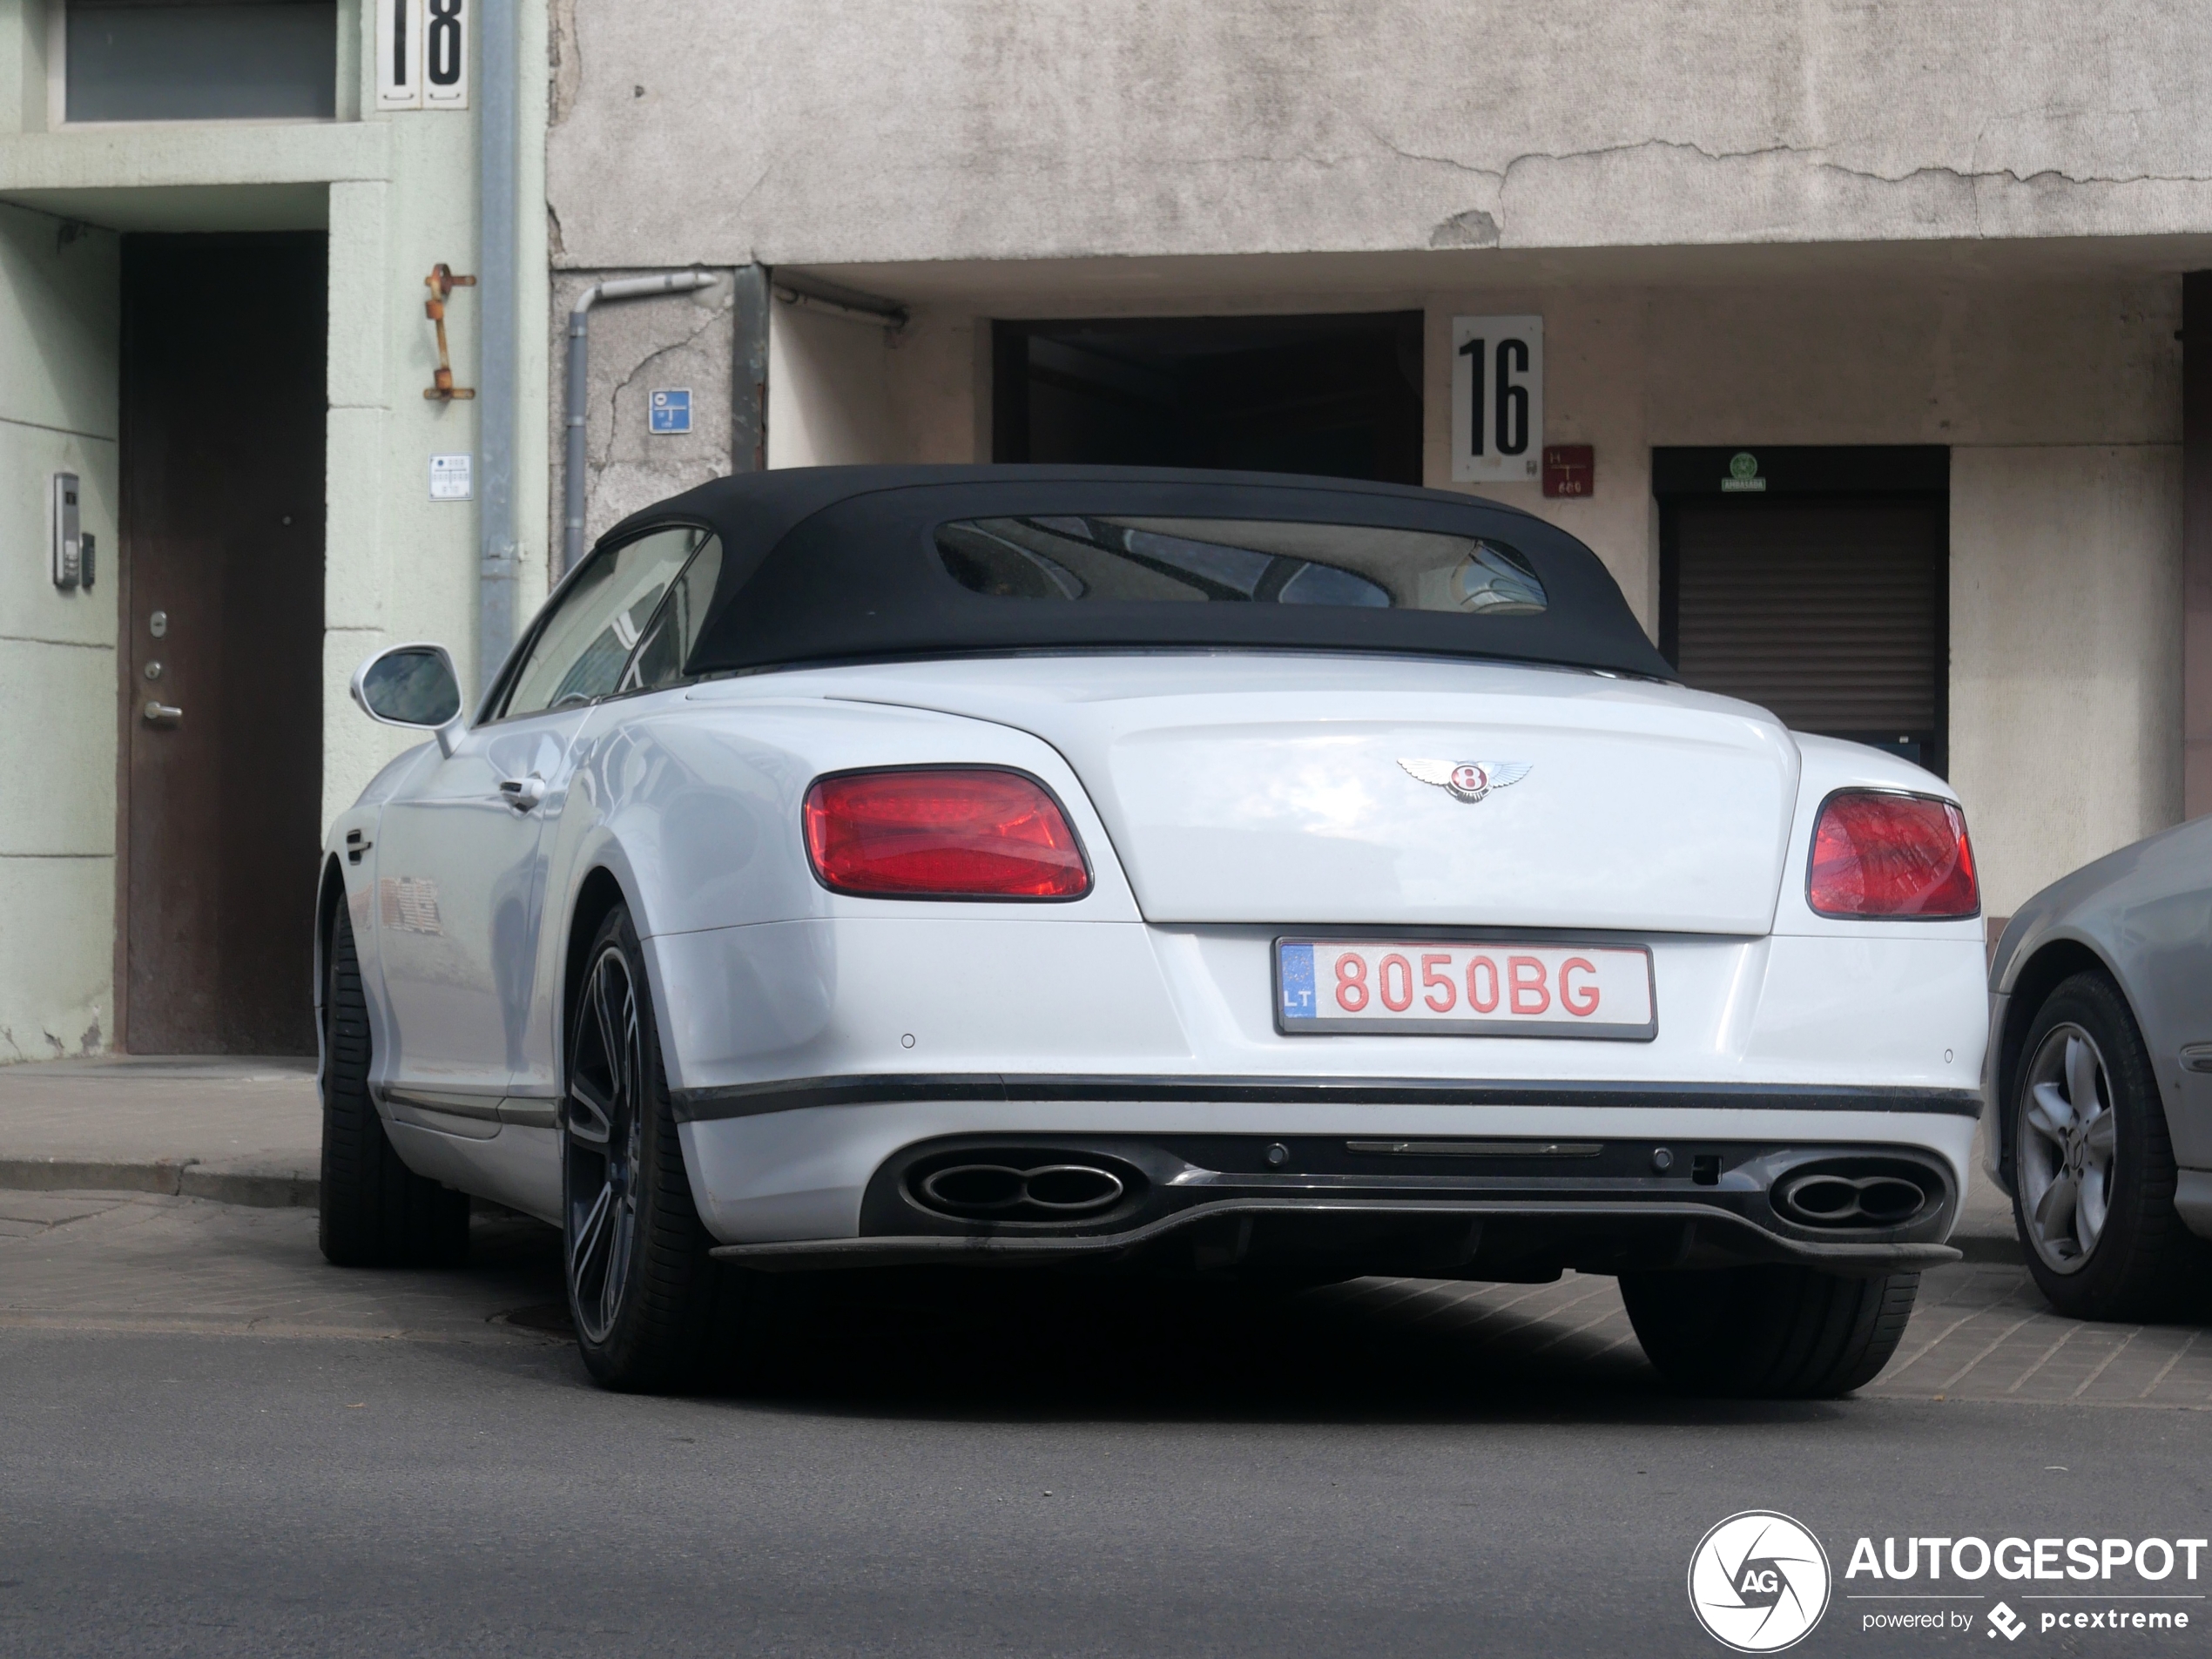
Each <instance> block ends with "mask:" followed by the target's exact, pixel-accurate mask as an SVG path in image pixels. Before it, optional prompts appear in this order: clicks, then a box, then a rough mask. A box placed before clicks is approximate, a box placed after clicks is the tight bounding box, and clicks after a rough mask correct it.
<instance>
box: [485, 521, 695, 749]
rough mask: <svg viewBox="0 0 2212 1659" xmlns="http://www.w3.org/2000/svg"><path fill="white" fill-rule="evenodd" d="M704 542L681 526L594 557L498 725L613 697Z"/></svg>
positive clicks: (541, 638)
mask: <svg viewBox="0 0 2212 1659" xmlns="http://www.w3.org/2000/svg"><path fill="white" fill-rule="evenodd" d="M709 539H711V538H710V537H709V536H708V535H707V533H706V532H705V530H702V529H694V528H692V527H691V525H688V524H686V525H683V526H680V527H678V528H671V529H664V530H653V531H650V532H648V533H647V534H645V535H644V536H639V537H638V538H637V540H636V541H633V542H625V543H623V544H622V545H621V546H620V547H615V548H606V547H603V548H601V549H599V550H598V551H597V552H595V553H594V554H592V556H590V558H589V559H588V560H586V561H585V563H584V566H583V570H581V571H579V572H578V573H577V579H576V581H575V582H574V583H572V584H571V585H570V588H569V590H568V591H567V592H566V593H564V594H563V595H562V596H561V601H560V605H559V608H558V609H556V610H554V611H553V613H552V614H551V615H550V616H549V617H546V618H545V621H544V623H543V624H542V625H541V626H540V627H539V629H538V631H537V637H536V639H535V640H533V641H532V642H531V644H530V649H529V656H528V657H527V658H525V659H524V661H523V665H522V668H521V669H520V670H519V671H517V672H516V676H515V685H514V689H513V690H512V691H509V693H508V695H507V703H506V706H505V708H504V709H503V710H502V717H511V716H515V715H518V714H537V713H541V712H543V711H547V710H551V709H564V708H574V707H577V706H580V705H583V704H587V703H595V702H597V700H598V699H599V698H603V697H604V696H606V695H607V694H608V693H609V692H610V691H613V690H614V689H615V688H616V687H617V685H620V684H621V683H622V671H623V668H624V665H625V664H627V663H628V662H629V661H630V656H631V652H632V651H635V650H636V649H637V642H638V640H639V639H640V638H642V637H644V632H645V629H646V627H647V626H648V624H651V622H652V620H653V612H654V611H655V610H657V609H658V607H659V605H660V602H661V599H662V597H663V596H664V595H665V594H666V593H667V592H668V589H669V584H670V583H672V582H674V581H675V580H676V577H677V575H678V572H679V571H681V570H683V568H684V565H685V561H687V560H688V559H690V557H691V555H692V554H693V553H695V552H697V551H698V549H699V547H700V546H701V544H702V543H705V542H707V541H708V540H709ZM717 557H719V551H718V552H717Z"/></svg>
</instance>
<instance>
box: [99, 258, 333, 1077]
mask: <svg viewBox="0 0 2212 1659" xmlns="http://www.w3.org/2000/svg"><path fill="white" fill-rule="evenodd" d="M325 293H326V254H325V248H324V239H323V238H322V236H320V234H290V233H287V234H271V235H236V236H130V237H125V239H124V242H123V388H122V392H123V398H122V403H123V408H122V447H121V456H120V459H121V465H122V475H123V500H122V515H121V523H120V525H119V529H120V530H121V533H122V559H121V562H120V570H121V577H122V607H123V624H122V625H123V640H122V649H121V650H120V651H118V653H117V658H118V664H120V667H121V670H122V674H123V687H122V719H123V728H124V729H123V765H122V774H123V775H122V779H121V782H122V786H123V788H122V794H123V799H122V801H121V803H120V807H121V813H122V819H123V826H122V827H123V838H124V858H123V872H122V880H121V883H120V886H121V893H120V894H119V896H120V899H121V900H122V911H123V913H122V916H121V919H120V920H121V954H122V957H123V961H122V969H123V972H122V982H123V995H122V998H121V1002H122V1008H121V1014H122V1022H123V1029H122V1046H123V1047H125V1049H130V1050H132V1052H135V1053H138V1054H308V1053H313V1052H314V1017H313V1013H312V1008H311V1004H310V1000H309V998H310V989H311V987H310V975H311V974H312V972H313V967H312V961H313V958H312V945H311V941H312V937H313V924H314V895H315V877H316V871H315V848H316V843H317V840H318V839H319V835H320V816H321V796H322V589H323V582H322V576H323V570H322V566H323V424H324V416H325V414H326V411H327V408H328V402H327V395H326V393H325V389H324V388H325V375H324V368H323V364H324V354H325V349H326V347H325V339H326V334H327V329H326V310H327V303H326V300H325Z"/></svg>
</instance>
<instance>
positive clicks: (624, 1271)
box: [561, 906, 744, 1389]
mask: <svg viewBox="0 0 2212 1659" xmlns="http://www.w3.org/2000/svg"><path fill="white" fill-rule="evenodd" d="M585 960H586V963H587V966H586V968H585V969H584V976H583V985H582V989H581V992H580V994H579V995H578V996H577V1004H576V1007H575V1008H574V1009H573V1010H572V1011H571V1013H570V1039H569V1067H568V1086H567V1093H566V1095H565V1096H564V1098H563V1102H562V1111H561V1198H562V1204H561V1209H562V1231H563V1244H564V1249H563V1258H564V1260H565V1262H566V1264H567V1278H568V1291H569V1312H570V1317H571V1318H573V1319H574V1320H575V1322H576V1332H577V1346H578V1347H579V1348H580V1349H581V1351H582V1352H583V1362H584V1364H585V1365H586V1366H588V1367H589V1368H590V1372H591V1374H592V1375H593V1376H594V1377H596V1378H597V1379H599V1381H601V1382H602V1383H604V1384H606V1385H607V1386H609V1387H611V1388H623V1389H658V1388H669V1387H676V1386H685V1385H687V1384H690V1383H691V1382H694V1381H697V1380H698V1379H700V1377H701V1375H702V1373H703V1372H704V1370H705V1367H706V1366H707V1365H708V1364H709V1362H710V1359H711V1357H712V1355H711V1349H712V1348H713V1347H714V1345H715V1343H716V1339H718V1338H727V1337H729V1336H730V1335H732V1334H733V1327H734V1326H735V1325H736V1324H737V1323H738V1320H739V1319H740V1318H741V1315H742V1309H741V1307H740V1305H739V1304H740V1301H741V1298H742V1296H743V1292H744V1285H743V1279H744V1276H743V1275H742V1274H740V1273H738V1272H736V1271H729V1270H724V1269H721V1268H719V1267H718V1266H717V1264H715V1262H714V1261H713V1260H712V1259H711V1258H710V1257H709V1256H708V1254H707V1252H708V1251H709V1250H710V1249H711V1248H712V1247H713V1243H714V1241H713V1239H712V1238H711V1237H710V1236H709V1235H708V1233H707V1231H706V1229H705V1226H704V1225H703V1224H701V1223H700V1221H699V1218H698V1211H697V1209H696V1208H695V1207H694V1205H693V1204H692V1202H691V1182H690V1179H689V1178H688V1177H687V1176H686V1175H685V1170H684V1151H683V1146H682V1144H681V1143H680V1141H679V1140H678V1133H677V1125H676V1120H675V1116H674V1115H673V1113H672V1112H671V1109H670V1105H669V1099H668V1078H667V1074H666V1072H665V1070H664V1068H663V1066H662V1063H661V1053H660V1039H659V1035H658V1032H657V1030H656V1029H655V1027H654V1023H653V1015H652V999H651V990H650V988H649V987H648V986H647V983H646V980H645V969H644V952H643V951H642V950H641V949H640V948H639V947H638V943H637V932H636V930H635V929H634V928H633V927H631V921H630V913H629V911H628V909H627V908H626V907H621V906H617V907H616V908H615V909H614V910H613V911H612V912H611V913H610V914H609V915H608V917H607V919H606V921H604V922H603V923H602V924H601V926H600V927H599V931H598V933H597V935H595V936H594V938H593V940H592V941H591V949H590V954H589V955H588V956H587V957H586V959H585Z"/></svg>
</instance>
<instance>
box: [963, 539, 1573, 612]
mask: <svg viewBox="0 0 2212 1659" xmlns="http://www.w3.org/2000/svg"><path fill="white" fill-rule="evenodd" d="M937 552H938V556H939V557H940V558H941V559H942V560H943V561H944V565H945V569H946V570H948V572H949V573H950V574H951V575H952V577H953V578H954V580H955V581H956V582H958V583H960V584H961V586H962V587H964V588H966V589H968V590H969V591H970V592H971V593H981V594H988V595H991V596H993V597H1000V598H1021V599H1046V600H1063V601H1064V600H1081V599H1100V600H1115V599H1121V600H1132V599H1133V600H1152V601H1166V602H1170V603H1177V602H1195V603H1200V604H1204V603H1206V602H1209V601H1212V602H1223V601H1227V602H1231V603H1238V602H1241V603H1244V604H1277V605H1337V606H1360V607H1366V608H1370V609H1377V610H1437V611H1445V612H1447V613H1454V612H1455V613H1458V614H1460V615H1472V616H1483V617H1528V616H1535V615H1538V614H1539V613H1541V611H1543V610H1544V609H1545V608H1546V605H1547V604H1548V601H1547V599H1546V597H1545V594H1544V586H1543V583H1541V581H1539V580H1538V579H1537V577H1536V573H1535V571H1534V570H1533V569H1532V568H1531V567H1530V565H1529V563H1528V562H1527V559H1525V558H1524V557H1523V556H1521V554H1520V553H1519V552H1518V551H1516V550H1514V549H1513V548H1511V547H1508V546H1507V545H1506V544H1505V543H1502V542H1494V541H1489V540H1487V539H1480V538H1476V537H1474V536H1451V535H1445V534H1441V533H1439V532H1435V531H1430V530H1407V529H1381V528H1378V527H1375V526H1372V525H1364V524H1308V523H1287V522H1282V521H1258V520H1242V519H1209V518H1123V517H1112V518H1105V517H1089V516H1041V517H1033V518H975V519H965V520H961V521H958V522H955V523H949V524H945V525H941V526H940V527H939V529H938V531H937Z"/></svg>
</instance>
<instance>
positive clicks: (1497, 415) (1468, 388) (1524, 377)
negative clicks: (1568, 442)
mask: <svg viewBox="0 0 2212 1659" xmlns="http://www.w3.org/2000/svg"><path fill="white" fill-rule="evenodd" d="M1543 451H1544V320H1543V319H1542V318H1541V317H1454V318H1453V319H1452V476H1453V479H1454V480H1455V481H1457V482H1460V483H1534V482H1536V480H1537V479H1538V478H1539V477H1540V476H1541V475H1542V471H1543V460H1542V457H1543Z"/></svg>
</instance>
